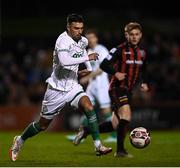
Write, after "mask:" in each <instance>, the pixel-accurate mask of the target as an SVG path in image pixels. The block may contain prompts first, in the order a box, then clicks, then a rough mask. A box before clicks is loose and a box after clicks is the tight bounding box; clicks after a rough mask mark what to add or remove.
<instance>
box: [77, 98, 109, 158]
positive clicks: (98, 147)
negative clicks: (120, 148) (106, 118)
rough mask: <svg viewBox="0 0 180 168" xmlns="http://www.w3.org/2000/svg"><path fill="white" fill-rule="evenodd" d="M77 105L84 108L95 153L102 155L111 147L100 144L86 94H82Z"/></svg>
mask: <svg viewBox="0 0 180 168" xmlns="http://www.w3.org/2000/svg"><path fill="white" fill-rule="evenodd" d="M79 107H80V108H82V109H83V110H84V113H85V115H86V117H87V119H88V124H89V130H90V133H91V135H92V138H93V141H94V145H95V149H96V154H97V155H102V154H107V153H109V152H111V151H112V148H107V147H105V146H102V144H101V141H100V136H99V128H98V122H97V117H96V113H95V111H94V108H93V105H92V104H91V101H90V99H89V98H88V97H87V96H82V97H81V99H80V100H79Z"/></svg>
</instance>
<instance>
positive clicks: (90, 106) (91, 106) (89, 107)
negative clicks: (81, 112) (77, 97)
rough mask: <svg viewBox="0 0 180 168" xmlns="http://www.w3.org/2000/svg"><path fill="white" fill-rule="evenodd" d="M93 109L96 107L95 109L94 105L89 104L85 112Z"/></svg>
mask: <svg viewBox="0 0 180 168" xmlns="http://www.w3.org/2000/svg"><path fill="white" fill-rule="evenodd" d="M93 109H94V107H93V105H92V104H89V103H87V104H86V105H85V110H86V111H92V110H93Z"/></svg>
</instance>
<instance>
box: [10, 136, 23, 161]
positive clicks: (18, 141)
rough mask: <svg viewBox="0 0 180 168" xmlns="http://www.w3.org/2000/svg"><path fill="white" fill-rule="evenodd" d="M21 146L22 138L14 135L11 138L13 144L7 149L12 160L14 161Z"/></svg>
mask: <svg viewBox="0 0 180 168" xmlns="http://www.w3.org/2000/svg"><path fill="white" fill-rule="evenodd" d="M22 146H23V140H22V139H21V136H15V137H14V140H13V145H12V147H11V148H10V150H9V156H10V159H11V160H12V161H16V160H17V158H18V154H19V152H20V150H21V147H22Z"/></svg>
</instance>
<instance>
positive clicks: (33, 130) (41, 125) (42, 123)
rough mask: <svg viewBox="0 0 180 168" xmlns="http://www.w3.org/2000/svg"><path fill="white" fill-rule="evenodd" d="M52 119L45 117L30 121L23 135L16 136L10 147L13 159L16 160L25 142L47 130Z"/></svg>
mask: <svg viewBox="0 0 180 168" xmlns="http://www.w3.org/2000/svg"><path fill="white" fill-rule="evenodd" d="M51 121H52V120H48V119H45V118H43V117H41V118H40V120H39V121H34V122H32V123H30V124H29V125H28V126H27V127H26V128H25V130H24V131H23V133H22V134H21V135H18V136H15V137H14V140H13V145H12V147H11V149H10V151H9V152H10V158H11V160H12V161H16V160H17V157H18V154H19V151H20V150H21V148H22V146H23V144H24V142H25V141H26V140H27V139H28V138H30V137H33V136H35V135H37V134H39V133H40V132H41V131H44V130H46V128H47V127H48V126H49V124H50V123H51Z"/></svg>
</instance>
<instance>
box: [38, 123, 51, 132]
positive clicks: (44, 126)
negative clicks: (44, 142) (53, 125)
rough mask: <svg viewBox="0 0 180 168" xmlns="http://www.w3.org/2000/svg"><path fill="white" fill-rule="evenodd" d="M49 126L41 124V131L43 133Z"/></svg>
mask: <svg viewBox="0 0 180 168" xmlns="http://www.w3.org/2000/svg"><path fill="white" fill-rule="evenodd" d="M48 126H49V123H41V122H39V127H40V129H41V131H45V130H46V129H47V128H48Z"/></svg>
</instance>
